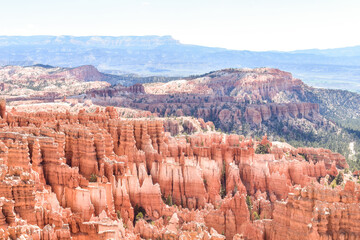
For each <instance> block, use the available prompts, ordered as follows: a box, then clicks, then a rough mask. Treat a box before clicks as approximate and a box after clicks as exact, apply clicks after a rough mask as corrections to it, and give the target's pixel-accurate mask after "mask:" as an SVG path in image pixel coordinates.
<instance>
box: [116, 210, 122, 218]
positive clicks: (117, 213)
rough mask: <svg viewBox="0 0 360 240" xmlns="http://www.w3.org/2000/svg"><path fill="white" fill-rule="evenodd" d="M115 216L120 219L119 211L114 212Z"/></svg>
mask: <svg viewBox="0 0 360 240" xmlns="http://www.w3.org/2000/svg"><path fill="white" fill-rule="evenodd" d="M116 216H117V218H118V219H121V213H120V211H119V210H117V211H116Z"/></svg>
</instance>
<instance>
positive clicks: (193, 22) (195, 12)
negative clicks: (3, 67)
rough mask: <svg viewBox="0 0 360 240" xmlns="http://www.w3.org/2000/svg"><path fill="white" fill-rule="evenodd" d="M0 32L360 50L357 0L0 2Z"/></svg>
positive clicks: (246, 46)
mask: <svg viewBox="0 0 360 240" xmlns="http://www.w3.org/2000/svg"><path fill="white" fill-rule="evenodd" d="M0 4H1V5H0V6H1V7H0V35H75V36H84V35H108V36H121V35H172V36H173V37H174V38H175V39H178V40H180V42H182V43H189V44H197V45H205V46H213V47H224V48H229V49H247V50H295V49H307V48H335V47H344V46H353V45H360V31H359V25H360V1H359V0H273V1H270V0H249V1H245V0H217V1H212V0H198V1H197V0H176V1H172V0H129V1H123V0H117V1H116V0H61V1H60V0H7V1H5V0H0Z"/></svg>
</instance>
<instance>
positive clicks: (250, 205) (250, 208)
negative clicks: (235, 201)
mask: <svg viewBox="0 0 360 240" xmlns="http://www.w3.org/2000/svg"><path fill="white" fill-rule="evenodd" d="M246 204H247V206H248V209H249V213H250V214H251V211H252V208H253V206H252V202H251V198H250V196H249V195H247V196H246Z"/></svg>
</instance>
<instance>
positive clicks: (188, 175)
mask: <svg viewBox="0 0 360 240" xmlns="http://www.w3.org/2000/svg"><path fill="white" fill-rule="evenodd" d="M132 91H135V92H138V91H140V92H141V91H142V89H141V88H139V89H136V88H135V89H133V90H132ZM141 94H142V93H141ZM269 94H270V93H269ZM0 110H1V111H0V113H1V115H0V117H1V119H0V120H1V122H0V126H1V128H0V238H1V239H8V238H10V239H24V238H25V239H71V238H72V239H78V240H82V239H139V238H143V239H157V238H160V239H225V238H226V239H290V238H291V239H357V238H358V237H359V229H360V223H359V221H358V217H357V216H358V215H359V214H358V212H359V202H358V201H359V186H358V184H356V183H354V182H353V181H351V180H350V174H351V173H344V174H343V175H344V177H343V179H341V181H340V180H339V178H338V175H339V173H340V172H341V173H343V172H345V171H344V168H347V164H346V161H345V159H344V157H343V156H341V155H340V154H336V153H332V152H331V151H329V150H324V149H313V148H299V149H296V148H293V147H292V146H290V145H288V144H286V143H272V142H271V141H269V140H268V139H267V137H266V136H264V138H263V139H262V140H260V141H255V140H253V139H245V138H244V137H243V136H239V135H227V134H222V133H218V132H214V131H211V130H210V129H211V128H210V126H212V125H211V123H205V122H204V121H203V120H202V119H200V120H196V121H195V120H190V119H189V120H188V121H189V123H187V125H186V126H187V128H188V129H190V128H193V130H192V131H190V133H191V132H196V133H194V134H181V133H180V130H179V128H180V126H178V125H177V124H178V123H177V122H176V121H175V120H171V119H163V118H154V117H153V118H137V119H125V118H121V117H119V116H120V115H121V114H120V113H119V111H118V110H117V109H116V108H113V107H108V108H102V109H98V110H97V111H95V112H88V111H86V110H80V111H78V112H77V113H70V112H56V111H52V112H45V111H41V110H39V111H32V112H28V113H25V112H20V111H19V112H18V111H15V110H11V111H7V110H6V103H5V101H1V102H0ZM224 115H225V114H224ZM224 118H225V117H224ZM183 126H184V125H181V127H183ZM191 126H192V127H191ZM203 128H206V129H207V132H203V131H202V129H203ZM165 129H167V130H168V131H169V132H166V131H165ZM170 132H172V134H171V133H170ZM172 135H177V136H172ZM261 146H266V147H268V149H267V152H261V154H257V153H255V152H258V151H257V149H261ZM333 179H334V181H335V182H336V181H337V180H339V182H338V183H337V184H335V185H334V184H333ZM345 183H346V184H345ZM300 237H302V238H300Z"/></svg>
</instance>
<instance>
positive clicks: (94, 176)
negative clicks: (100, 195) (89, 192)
mask: <svg viewBox="0 0 360 240" xmlns="http://www.w3.org/2000/svg"><path fill="white" fill-rule="evenodd" d="M89 181H90V182H97V176H96V174H94V173H92V174H91V176H90V179H89Z"/></svg>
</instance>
